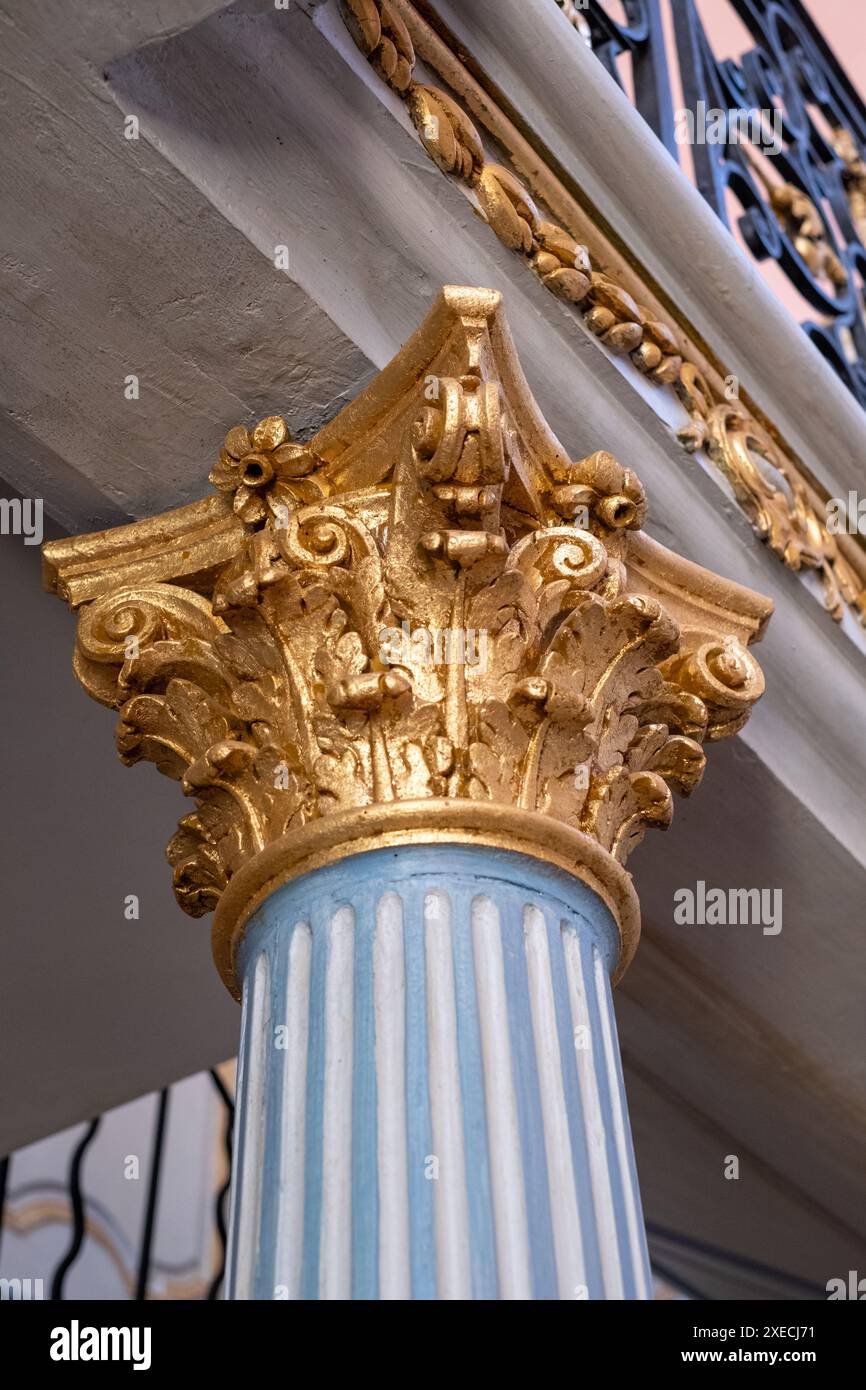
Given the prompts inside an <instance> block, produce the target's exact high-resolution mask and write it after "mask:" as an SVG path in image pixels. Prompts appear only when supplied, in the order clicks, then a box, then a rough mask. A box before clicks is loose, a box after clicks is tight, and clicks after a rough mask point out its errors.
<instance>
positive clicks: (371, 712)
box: [46, 289, 770, 916]
mask: <svg viewBox="0 0 866 1390" xmlns="http://www.w3.org/2000/svg"><path fill="white" fill-rule="evenodd" d="M515 360H516V359H515V358H514V355H513V345H512V344H511V343H510V340H509V339H508V335H507V328H506V326H505V324H504V320H503V318H502V314H501V309H500V301H499V296H498V295H497V294H495V293H493V292H490V291H471V290H465V289H448V290H446V291H444V292H443V296H442V297H441V298H440V301H439V302H438V303H437V305H436V306H435V307H434V309H433V311H431V314H430V316H429V318H428V320H427V322H426V323H425V324H424V325H422V327H421V328H420V329H419V330H418V333H417V334H416V335H415V337H414V339H413V340H412V341H411V342H410V343H409V344H407V345H406V347H405V348H404V349H403V351H402V352H401V354H400V355H399V356H398V357H397V359H395V362H394V363H392V364H391V366H390V367H389V368H388V369H387V372H388V381H389V383H390V384H389V391H388V397H387V400H386V401H384V402H383V399H382V395H381V388H380V386H379V384H378V383H373V385H372V386H371V387H370V388H368V390H367V392H366V393H364V394H362V396H361V397H359V399H358V400H357V401H356V402H354V403H353V404H352V405H351V406H349V407H346V410H345V412H343V415H344V416H345V421H344V422H343V423H342V424H341V423H340V418H341V417H338V419H337V421H334V422H332V423H331V424H330V425H327V426H325V427H324V428H323V430H321V431H320V433H319V435H317V437H316V438H315V439H314V440H312V441H310V443H309V444H308V445H305V446H300V445H295V444H294V443H293V442H292V441H291V440H289V439H288V435H287V431H286V429H285V424H284V421H283V420H282V417H279V416H271V417H268V418H267V419H266V420H265V421H262V422H261V423H260V425H259V426H257V427H256V428H255V429H253V430H251V431H247V430H246V429H245V428H242V427H238V428H236V429H234V430H231V431H230V432H229V435H228V436H227V439H226V444H225V445H224V448H223V451H222V452H221V455H220V461H219V462H218V465H217V469H216V470H215V473H214V476H213V481H214V485H215V486H216V487H217V488H219V489H221V490H223V491H225V492H226V494H227V495H230V496H231V497H232V498H233V501H232V504H231V505H232V508H233V511H234V514H235V515H236V516H237V517H239V518H240V521H241V523H242V525H241V526H240V528H239V529H238V530H237V531H236V532H235V533H233V534H234V535H235V543H234V553H233V554H230V555H229V556H228V558H226V554H225V546H226V540H225V535H224V532H222V531H221V532H220V541H219V544H220V546H221V547H222V548H221V549H220V552H219V556H220V558H219V562H218V563H215V564H214V566H213V568H212V570H208V569H207V568H205V569H204V570H203V571H202V572H201V574H200V576H199V585H200V592H194V591H193V590H191V589H189V588H187V587H184V586H183V584H181V583H179V582H171V581H170V579H169V581H168V582H159V583H142V584H140V585H136V584H134V583H130V582H129V576H130V574H131V572H133V571H134V568H135V543H134V538H133V540H132V542H131V544H130V546H129V548H128V554H127V556H126V558H125V562H124V564H123V565H122V566H121V567H120V571H119V572H120V573H122V575H123V582H122V583H119V584H115V582H114V580H113V574H114V572H115V568H114V567H116V565H117V561H116V550H117V543H116V542H111V552H110V553H111V556H112V567H109V568H108V569H107V570H106V574H105V578H104V584H103V589H102V591H101V592H98V593H97V594H96V596H95V597H93V598H90V597H89V595H90V592H91V590H88V599H87V601H85V602H84V603H83V605H82V607H81V615H80V623H79V634H78V646H77V652H76V658H75V664H76V670H77V673H78V675H79V678H80V679H81V681H82V683H83V684H84V685H85V687H86V688H87V689H88V690H89V691H90V693H91V694H93V695H94V696H95V698H97V699H98V700H100V701H101V702H102V703H104V704H108V705H111V706H113V707H114V708H116V709H117V711H118V714H119V720H120V722H119V729H118V748H119V751H120V754H121V756H122V758H123V759H124V761H126V762H136V761H140V760H146V761H150V762H153V763H154V764H155V765H156V766H157V767H158V768H159V769H160V771H162V772H164V773H166V774H167V775H169V776H171V777H174V778H176V779H177V780H179V781H180V783H181V787H182V790H183V792H184V793H185V795H187V796H188V797H190V798H191V799H192V800H194V802H195V809H194V810H193V811H192V812H190V813H189V814H187V815H185V816H184V817H183V818H182V819H181V822H180V825H179V827H178V830H177V832H176V834H175V836H174V838H173V839H172V841H171V843H170V845H169V850H168V857H169V860H170V862H171V864H172V868H173V872H174V885H175V891H176V893H177V896H178V899H179V901H180V902H181V905H182V906H183V907H184V909H185V910H186V911H187V912H189V913H190V914H191V915H193V916H197V915H201V914H202V913H204V912H206V911H209V910H211V909H212V908H213V907H214V906H215V905H216V904H217V903H218V902H219V900H220V897H221V894H222V893H223V892H224V891H225V888H226V885H227V884H228V883H229V882H230V880H231V878H232V876H233V875H234V874H235V873H237V872H238V870H239V868H240V867H242V866H243V865H244V864H245V863H247V862H249V861H250V860H251V859H252V858H254V857H255V856H256V855H258V854H260V853H261V852H262V851H263V850H264V849H265V848H266V847H267V846H268V845H270V844H272V843H274V842H275V841H278V840H280V839H281V838H282V837H284V836H286V835H289V834H294V833H296V832H300V831H301V830H302V829H303V828H304V827H308V826H309V825H310V824H311V823H312V822H316V821H321V820H323V819H325V818H327V817H329V816H332V815H334V814H335V813H338V812H357V813H359V814H360V813H361V812H362V811H363V810H364V809H365V808H370V807H377V806H383V805H387V804H388V803H393V802H399V801H412V802H413V803H417V802H423V801H424V800H430V801H431V802H433V801H436V802H437V803H438V804H441V802H442V801H443V800H444V801H451V802H453V803H455V804H456V803H463V804H466V803H484V802H486V803H489V804H490V805H493V806H497V807H500V808H502V810H503V812H505V811H506V810H517V811H519V812H521V813H528V814H529V815H530V816H531V817H535V818H537V823H538V826H539V832H538V833H539V836H540V838H542V839H543V835H544V826H545V824H548V823H549V822H550V821H557V822H560V823H562V824H563V825H565V826H568V827H570V828H571V829H572V830H573V831H575V832H579V834H580V835H581V836H584V837H589V838H590V839H592V840H593V841H595V843H596V844H597V845H598V846H600V848H601V849H602V850H604V851H606V852H607V853H608V854H609V855H610V856H612V857H613V859H615V860H616V861H618V862H619V863H624V862H625V859H626V857H627V855H628V854H629V853H630V851H631V850H632V849H633V848H634V846H635V845H636V844H637V843H638V842H639V840H640V839H641V837H642V835H643V833H644V830H645V829H646V827H647V826H653V825H655V826H664V825H666V824H667V823H668V822H669V821H670V818H671V814H672V797H671V791H672V790H676V791H678V792H682V793H688V792H689V791H691V790H692V789H693V788H694V787H695V786H696V785H697V783H698V781H699V780H700V776H701V773H702V770H703V765H704V752H703V747H702V745H703V743H704V742H705V741H707V740H711V739H713V738H717V737H722V736H724V735H726V734H728V733H730V732H733V731H734V730H735V729H736V728H738V727H740V725H741V724H742V722H743V720H744V719H745V718H746V717H747V715H748V712H749V710H750V709H751V706H752V704H753V703H754V700H755V699H757V698H758V696H759V695H760V693H761V689H762V679H761V674H760V670H759V668H758V667H757V665H756V663H755V662H754V661H753V659H752V658H751V657H750V656H749V654H748V653H747V652H746V650H745V646H746V644H747V643H748V642H749V641H750V640H752V639H754V638H756V637H758V636H760V633H761V630H762V628H763V625H764V623H765V622H766V619H767V617H768V615H769V609H770V605H769V604H768V603H766V601H764V600H762V599H760V598H759V597H758V596H757V595H754V594H752V593H750V591H748V590H744V589H741V588H740V587H739V586H737V585H734V584H727V583H726V582H725V581H722V580H720V579H718V577H716V576H709V575H706V573H705V572H704V571H700V570H698V569H697V568H696V567H695V566H689V565H686V564H685V562H681V561H678V560H677V558H676V557H675V556H672V555H670V553H669V552H667V551H664V550H663V549H662V548H661V547H658V546H655V545H654V544H653V543H652V542H649V541H646V540H645V539H643V538H642V536H641V526H642V523H643V520H644V517H645V513H646V498H645V495H644V491H643V488H642V487H641V484H640V482H639V480H638V478H637V476H636V474H635V473H634V472H633V471H632V470H631V469H629V468H628V467H624V466H623V465H621V464H620V463H619V462H618V461H617V460H616V459H615V458H613V456H612V455H610V454H609V453H607V452H606V451H604V450H599V451H597V452H596V453H594V454H592V455H590V456H589V457H587V458H584V459H578V460H575V461H572V460H570V459H568V457H567V455H566V454H565V452H564V450H563V448H562V446H561V445H560V444H559V442H558V441H557V440H556V439H555V438H554V437H553V436H552V435H551V434H550V432H549V430H548V429H547V427H546V425H545V424H544V422H543V420H542V419H541V416H540V415H539V413H538V409H537V407H536V405H535V403H534V401H533V400H532V397H531V396H530V394H529V391H528V388H527V387H526V384H525V382H524V381H523V379H522V377H521V376H520V374H519V369H516V368H515ZM425 362H426V363H428V364H429V366H430V369H431V370H429V371H427V372H425V371H424V370H423V363H425ZM419 363H421V364H422V368H421V370H419ZM434 366H435V370H433V368H434ZM431 383H432V385H433V388H434V389H433V390H432V391H431ZM346 421H347V422H348V423H346ZM383 422H384V423H383ZM302 454H303V461H299V460H301V455H302ZM224 456H225V457H224ZM383 458H388V459H390V460H392V462H391V463H390V464H389V465H388V466H387V467H386V468H383V467H382V464H381V459H383ZM287 469H289V470H291V469H294V470H295V471H296V472H297V473H298V474H299V476H302V478H306V479H310V478H313V477H315V478H316V479H317V488H318V493H319V495H318V499H317V500H314V501H309V500H308V498H307V496H305V495H298V494H292V493H291V492H290V491H288V490H287V487H286V484H287V482H291V481H292V479H287V476H286V470H287ZM304 470H306V471H304ZM347 476H348V477H351V483H350V485H348V486H347V485H346V484H345V481H344V480H345V478H346V477H347ZM253 484H254V485H253ZM242 489H246V491H245V492H244V491H242ZM238 496H240V502H239V503H238V501H237V499H238ZM251 499H252V500H253V501H254V502H255V506H253V505H252V503H251ZM203 505H204V504H198V508H200V507H201V506H203ZM578 508H580V509H581V512H580V524H579V525H578V524H576V522H575V520H574V517H575V514H576V512H577V509H578ZM189 513H190V526H195V525H198V522H197V520H196V518H197V516H198V509H197V507H196V506H194V507H193V508H190V509H189ZM150 525H152V524H151V523H142V527H143V528H144V527H148V526H150ZM131 530H132V532H133V533H134V531H135V528H131ZM164 530H165V534H167V535H168V534H170V535H171V536H172V537H175V538H176V539H175V541H174V543H175V544H176V546H177V552H178V555H179V556H182V555H183V553H184V551H183V536H184V532H183V527H182V525H180V524H179V523H178V522H177V519H176V518H175V519H173V521H172V524H171V526H168V525H167V526H166V527H165V528H164ZM147 534H148V535H150V532H149V531H148V533H147ZM78 544H79V547H80V549H81V550H82V552H83V551H86V553H87V554H88V555H89V556H92V554H93V553H94V548H95V549H96V551H97V553H98V550H99V538H94V537H89V538H83V539H82V540H81V542H80V543H78ZM103 544H104V545H105V546H106V547H107V546H108V545H109V541H108V540H106V541H104V542H103ZM75 546H76V543H71V546H70V543H69V542H60V543H53V544H49V545H48V546H47V547H46V561H47V565H48V567H49V573H50V574H53V582H54V585H55V587H57V588H58V589H63V587H64V584H65V582H66V581H65V578H64V575H65V573H66V571H67V569H68V567H69V566H74V565H75V564H76V563H77V560H76V548H75ZM52 566H53V570H52ZM178 573H179V574H183V573H185V571H183V569H182V567H181V568H179V571H178ZM202 574H203V575H204V577H201V576H202ZM90 582H91V589H92V587H93V584H94V583H95V584H96V588H97V589H98V588H99V584H98V582H96V581H93V580H91V581H90ZM706 585H709V586H710V587H711V588H712V592H713V600H712V603H711V604H710V605H709V606H708V605H707V604H705V603H702V602H701V591H702V588H703V587H704V586H706ZM662 592H664V594H666V595H667V596H669V597H668V598H666V599H665V601H664V602H663V601H662V599H661V597H660V595H661V594H662ZM708 611H711V612H712V613H713V614H715V618H714V620H713V624H712V625H710V626H707V623H708V619H707V616H706V615H707V612H708Z"/></svg>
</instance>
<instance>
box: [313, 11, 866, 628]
mask: <svg viewBox="0 0 866 1390" xmlns="http://www.w3.org/2000/svg"><path fill="white" fill-rule="evenodd" d="M340 3H341V10H342V13H343V18H344V21H345V23H346V26H347V28H348V30H349V32H350V34H351V35H352V37H353V39H354V41H355V43H356V45H357V47H358V48H359V49H360V51H361V52H362V53H363V54H364V55H365V57H366V58H367V59H368V61H369V62H370V64H371V66H372V67H373V68H374V69H375V71H376V72H377V73H378V75H379V76H380V77H381V79H382V80H383V82H385V83H386V84H387V85H388V86H389V87H391V88H392V89H393V90H394V91H395V92H396V93H397V94H398V95H399V96H400V97H401V99H402V100H403V101H404V102H405V103H406V107H407V110H408V112H409V115H410V117H411V119H412V122H413V124H414V126H415V128H416V130H417V132H418V137H419V140H420V142H421V145H422V146H423V148H424V149H425V150H426V152H427V154H428V155H429V156H430V158H431V159H432V160H433V162H434V163H435V164H436V165H437V166H438V167H439V169H441V170H442V172H443V173H444V174H446V175H448V176H449V177H452V178H454V179H456V180H457V181H458V182H460V183H461V184H462V185H463V186H464V187H465V189H466V190H467V193H468V194H469V196H470V197H471V198H472V199H473V200H474V202H475V204H476V206H477V209H478V211H479V213H480V215H481V216H482V217H483V218H484V220H485V221H486V222H487V223H488V224H489V226H490V228H491V230H492V231H493V232H494V233H495V234H496V236H497V237H498V238H499V240H500V241H501V242H502V243H503V245H505V246H507V247H508V248H509V250H511V251H513V252H514V253H515V254H516V255H519V256H521V257H522V258H523V260H524V262H525V263H526V265H527V266H528V268H529V269H530V270H531V271H532V272H533V273H534V274H535V275H536V276H537V277H538V278H539V279H540V280H541V282H542V284H543V285H544V286H545V288H546V289H547V290H549V291H550V293H551V294H554V295H556V297H557V298H559V299H560V300H563V301H565V302H566V303H568V304H570V305H571V306H572V308H573V310H574V311H575V312H576V313H579V314H580V315H581V316H582V318H583V321H584V322H585V324H586V326H587V327H588V328H589V330H590V332H592V333H593V334H594V335H595V336H596V337H597V338H598V339H599V341H600V342H602V343H603V344H604V345H605V346H606V347H607V348H608V349H609V350H610V351H611V352H612V353H614V354H617V355H619V356H627V357H629V359H630V360H631V362H632V363H633V364H634V366H635V367H636V368H637V369H638V370H639V371H640V372H641V373H642V374H643V375H644V376H645V377H646V378H647V379H648V380H649V381H650V382H652V383H653V384H655V385H657V386H659V387H660V388H662V389H665V390H669V391H672V392H674V393H675V395H676V396H677V398H678V399H679V401H680V402H681V404H682V405H683V406H684V408H685V409H686V411H687V412H688V414H689V416H690V422H689V424H687V425H685V426H684V427H683V428H682V429H681V430H680V431H679V433H678V437H679V440H680V443H681V444H682V445H683V447H684V448H685V449H686V450H687V451H688V452H689V453H694V452H695V451H696V450H698V449H703V448H706V451H707V454H708V457H709V458H710V460H711V461H712V462H713V464H715V466H716V467H717V468H718V470H719V471H720V473H721V474H722V475H723V477H724V478H725V479H726V480H727V482H728V483H729V484H730V486H731V488H732V490H733V494H734V497H735V499H736V502H737V504H738V505H739V507H740V508H741V510H742V511H743V513H744V515H745V516H746V517H747V519H748V521H749V522H750V524H751V525H752V527H753V529H754V530H755V532H756V534H757V536H758V537H759V539H760V540H761V541H763V542H765V543H766V544H767V545H768V546H769V548H770V549H771V550H772V552H773V553H774V554H775V555H776V556H778V558H779V559H780V560H781V561H782V562H783V563H784V564H785V565H786V566H787V567H788V568H789V569H791V570H794V571H799V570H806V569H808V570H814V571H816V572H817V574H818V576H819V578H820V580H821V584H822V589H823V595H824V606H825V607H826V609H827V611H828V612H829V613H830V614H831V616H832V617H833V618H834V619H835V620H836V621H837V622H838V621H841V619H842V616H843V613H844V612H845V610H846V608H847V609H848V610H850V611H851V613H852V614H853V615H854V616H855V618H856V619H857V620H858V621H859V622H860V623H861V624H864V625H866V551H864V549H863V548H862V547H861V545H860V544H859V543H858V540H857V539H856V538H855V537H851V536H848V535H836V534H834V533H832V532H831V531H830V530H829V528H828V526H827V502H828V496H827V494H826V493H825V492H824V491H823V490H822V489H820V488H819V487H818V485H817V484H816V483H815V481H814V479H813V478H812V477H811V476H810V475H809V473H808V471H807V470H806V469H805V468H804V466H803V464H802V462H801V461H800V460H798V459H797V458H796V457H795V456H794V455H793V453H792V451H791V450H790V449H789V448H788V447H787V446H786V445H785V443H784V441H783V440H782V439H781V436H780V435H779V432H778V430H776V429H775V427H774V426H773V425H772V423H771V422H769V421H768V420H767V419H766V418H765V417H763V416H762V415H761V413H760V411H758V409H757V408H756V407H755V406H754V405H753V403H751V402H750V397H749V393H748V384H747V383H745V384H743V385H741V386H740V388H739V399H738V400H737V401H736V402H735V403H733V402H731V401H730V400H729V398H728V396H727V395H726V381H730V380H731V374H730V373H728V372H727V371H726V369H725V368H724V367H723V365H722V364H721V363H719V362H718V360H717V359H716V358H714V357H713V355H712V353H711V352H710V350H709V349H708V348H707V346H706V344H702V343H699V341H698V339H697V335H696V334H695V332H694V329H692V328H691V326H690V325H688V324H687V323H686V321H685V319H684V318H683V316H682V315H680V316H679V322H678V323H671V322H668V320H667V317H666V310H665V306H664V304H663V303H662V302H661V296H660V291H659V290H658V287H657V286H655V285H652V284H651V283H650V280H649V277H648V276H647V275H646V273H645V272H642V271H641V270H640V268H639V267H637V266H636V264H635V260H634V257H633V256H631V254H630V253H629V252H628V250H627V248H621V251H620V252H618V251H617V249H616V247H615V246H614V245H613V243H612V241H611V240H610V237H609V235H608V234H607V233H606V232H605V231H603V229H602V228H601V227H600V226H599V225H598V222H599V219H598V218H597V215H596V216H595V218H594V219H593V213H592V211H590V212H589V213H588V212H587V209H586V208H582V207H580V206H579V205H578V203H577V202H576V201H575V199H574V197H572V196H571V194H570V193H569V192H568V190H567V189H566V188H565V187H564V186H563V184H562V183H561V181H560V179H559V178H558V176H557V175H556V173H555V172H554V171H552V170H551V169H550V168H549V167H548V166H547V165H546V163H545V161H544V159H543V157H541V156H540V155H539V153H538V152H537V151H536V150H535V149H534V148H533V147H532V145H531V144H530V143H529V142H528V140H527V139H526V138H525V137H524V134H523V133H521V131H520V130H518V129H517V127H516V126H515V125H514V124H513V122H512V120H511V119H510V118H509V116H508V115H507V114H506V113H505V112H504V111H503V109H502V108H501V106H500V105H499V104H498V103H497V101H496V100H495V98H494V97H493V96H492V95H491V92H490V90H485V89H483V88H482V87H481V86H480V85H479V83H478V81H476V78H475V77H474V76H473V75H472V73H470V71H469V69H468V67H467V65H466V62H465V55H463V54H462V53H461V52H458V51H457V49H456V46H454V45H452V44H450V43H449V36H448V35H447V31H446V30H445V29H444V26H442V25H441V24H439V23H438V22H436V27H435V28H434V21H436V16H435V12H434V11H433V9H432V7H431V6H430V5H429V4H427V5H425V6H424V9H425V13H426V14H427V15H428V16H429V19H430V21H431V22H430V23H428V22H427V19H426V18H425V17H423V16H422V14H420V13H419V10H418V7H417V6H416V5H415V4H412V3H410V0H340ZM561 8H562V9H563V10H564V11H565V13H566V17H567V18H569V19H571V20H572V22H573V23H574V22H575V16H576V15H579V11H576V10H574V7H573V6H571V5H569V4H568V3H565V0H563V3H562V4H561ZM576 27H577V28H578V31H579V32H580V26H579V24H577V25H576ZM582 36H583V37H584V39H585V35H582ZM418 57H420V58H421V60H422V61H423V63H424V64H425V66H426V67H428V68H429V69H431V70H432V71H433V72H435V73H436V75H437V76H438V77H439V78H440V80H441V81H442V82H443V83H444V84H445V86H447V87H448V89H449V90H448V91H446V90H445V89H444V87H443V88H440V87H432V86H430V85H428V84H425V83H422V82H417V81H415V80H414V78H413V72H414V69H415V67H416V62H417V58H418ZM470 112H471V115H470V114H469V113H470ZM473 117H474V120H473ZM476 121H477V122H478V125H480V126H481V127H482V128H483V129H484V130H485V131H486V132H487V133H488V135H489V136H490V137H491V139H492V140H493V141H494V142H495V143H496V145H497V146H498V147H499V148H500V149H501V150H503V151H505V157H506V159H507V160H508V164H507V165H506V164H501V163H497V162H495V161H491V160H489V159H488V158H487V154H486V151H485V148H484V144H483V141H482V137H481V135H480V133H479V129H478V126H476V124H475V122H476ZM861 173H862V171H861V170H860V169H857V168H855V167H854V166H853V165H852V175H851V194H850V196H851V197H852V198H853V199H855V200H856V199H859V201H858V202H857V207H858V208H860V205H861V203H862V202H863V194H862V189H863V187H864V186H866V181H864V180H862V179H861V177H860V176H861ZM779 197H780V198H782V193H781V192H780V194H779ZM545 205H546V207H547V208H549V209H550V213H548V212H545V211H543V210H542V207H543V206H545ZM777 210H778V214H779V216H780V218H788V219H790V218H794V219H799V220H798V223H797V225H798V226H800V227H801V230H802V233H803V236H804V237H805V236H806V234H807V232H809V227H810V224H809V222H808V218H807V212H808V210H807V209H804V208H803V207H802V206H800V204H799V203H798V204H797V205H796V206H793V205H791V206H788V205H787V204H785V205H783V201H782V202H780V203H779V205H778V209H777ZM861 210H862V209H861ZM554 219H558V220H554ZM609 230H610V229H608V232H609ZM810 246H811V252H810V254H811V255H812V256H819V255H822V254H823V251H822V248H821V247H820V246H817V245H813V244H812V242H810ZM825 249H826V248H824V250H825ZM623 253H624V254H623ZM829 270H830V271H832V272H833V273H834V274H835V273H837V271H841V267H838V268H837V267H833V266H832V265H831V266H829Z"/></svg>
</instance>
